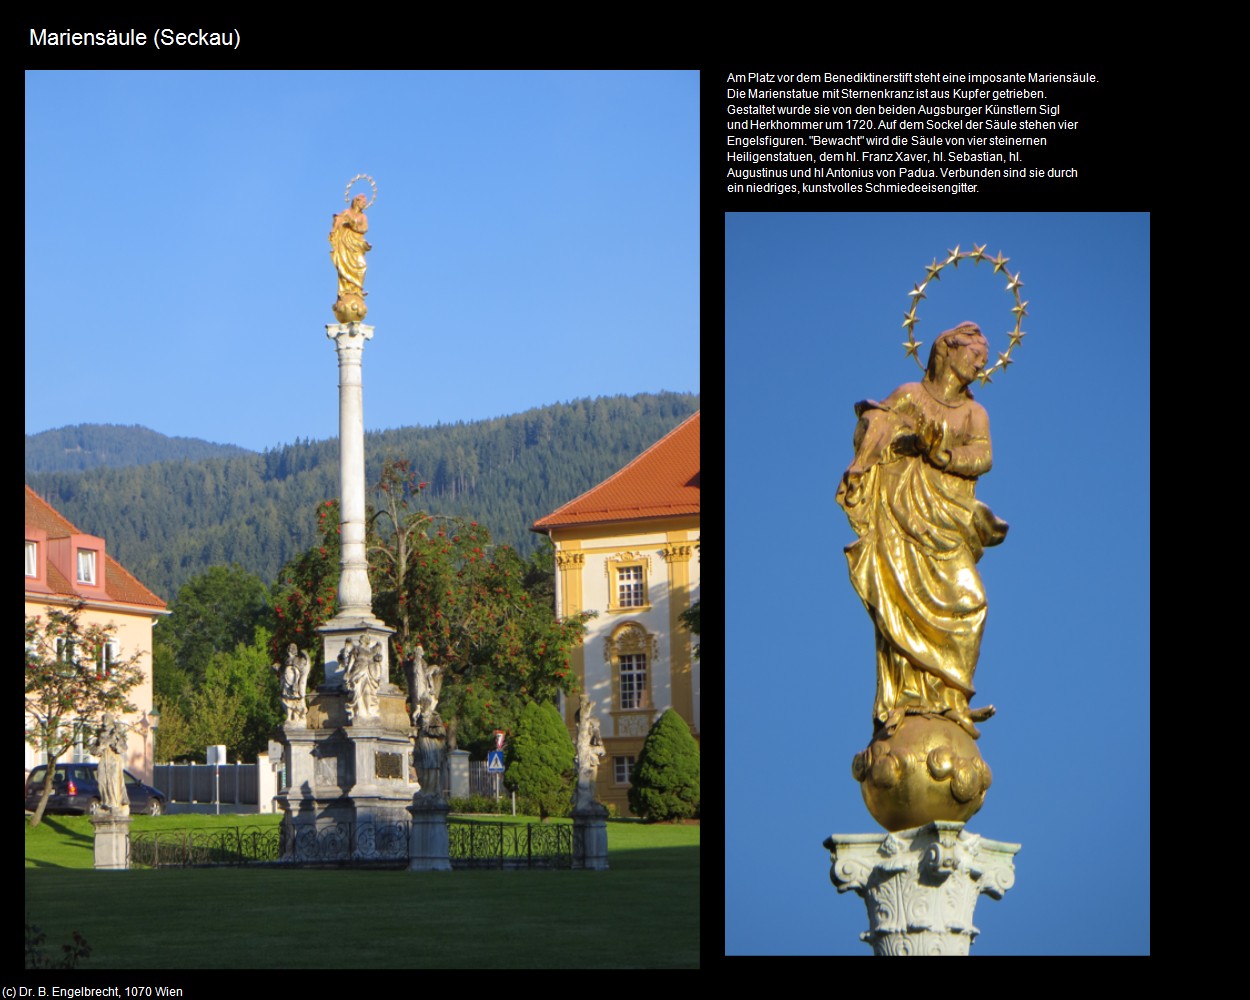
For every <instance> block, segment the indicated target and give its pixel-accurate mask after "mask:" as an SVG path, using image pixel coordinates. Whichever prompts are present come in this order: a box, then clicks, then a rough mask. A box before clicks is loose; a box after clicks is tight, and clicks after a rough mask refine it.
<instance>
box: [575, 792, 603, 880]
mask: <svg viewBox="0 0 1250 1000" xmlns="http://www.w3.org/2000/svg"><path fill="white" fill-rule="evenodd" d="M607 819H608V810H607V808H606V807H605V806H602V805H600V804H599V803H598V802H592V803H591V804H590V805H589V806H579V807H578V808H576V809H574V810H573V867H574V868H586V869H590V870H592V871H601V872H602V871H607V870H608V823H607Z"/></svg>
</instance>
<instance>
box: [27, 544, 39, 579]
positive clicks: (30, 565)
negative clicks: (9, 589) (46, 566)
mask: <svg viewBox="0 0 1250 1000" xmlns="http://www.w3.org/2000/svg"><path fill="white" fill-rule="evenodd" d="M26 575H27V576H38V575H39V543H38V542H27V543H26Z"/></svg>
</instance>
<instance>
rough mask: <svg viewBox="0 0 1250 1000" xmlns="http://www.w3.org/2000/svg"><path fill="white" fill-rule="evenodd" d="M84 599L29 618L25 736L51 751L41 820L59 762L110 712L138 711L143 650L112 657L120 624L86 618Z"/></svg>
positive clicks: (37, 813)
mask: <svg viewBox="0 0 1250 1000" xmlns="http://www.w3.org/2000/svg"><path fill="white" fill-rule="evenodd" d="M84 607H85V605H84V604H83V603H82V602H78V603H76V604H73V605H71V606H70V607H68V608H57V607H48V608H46V609H45V614H42V615H30V616H28V617H27V618H26V742H27V743H29V744H30V745H31V746H32V747H34V748H35V749H36V750H39V751H42V752H43V753H45V754H46V755H47V765H48V766H47V770H46V771H45V775H44V783H43V794H42V796H41V798H40V799H39V805H38V806H37V807H36V809H35V814H34V816H33V817H32V818H31V821H30V825H31V826H38V825H39V823H40V821H41V820H42V819H43V814H44V810H45V809H46V808H47V805H48V796H49V795H51V793H52V781H53V777H54V775H55V774H56V763H57V761H58V760H59V759H60V758H61V757H63V756H64V755H65V754H67V753H69V751H70V750H71V749H73V747H74V745H75V744H76V743H80V742H85V740H86V738H87V737H88V736H89V735H90V734H91V733H92V732H93V731H94V730H95V729H96V727H98V726H99V725H100V722H101V719H102V717H103V715H104V713H105V712H112V713H113V714H114V715H119V716H120V715H123V714H125V713H127V712H134V711H136V709H135V706H134V705H132V704H131V703H130V702H129V701H128V700H127V694H128V693H129V692H130V691H131V690H133V689H134V688H135V687H137V686H138V685H139V684H140V683H141V682H142V680H143V676H144V675H143V672H142V671H141V670H140V669H139V667H138V661H139V657H140V655H141V654H140V653H139V652H137V651H136V652H135V653H133V654H132V655H131V656H129V657H128V658H126V659H120V658H113V657H112V656H111V655H110V653H111V650H112V649H113V648H114V645H113V642H112V640H113V637H114V636H115V635H116V633H117V626H116V625H95V624H89V623H84V622H83V620H82V612H83V608H84Z"/></svg>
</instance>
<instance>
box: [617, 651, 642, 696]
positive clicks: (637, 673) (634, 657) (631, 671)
mask: <svg viewBox="0 0 1250 1000" xmlns="http://www.w3.org/2000/svg"><path fill="white" fill-rule="evenodd" d="M646 692H647V657H646V654H645V653H624V654H622V655H621V708H623V709H629V708H644V707H645V705H644V704H643V703H644V701H645V699H646Z"/></svg>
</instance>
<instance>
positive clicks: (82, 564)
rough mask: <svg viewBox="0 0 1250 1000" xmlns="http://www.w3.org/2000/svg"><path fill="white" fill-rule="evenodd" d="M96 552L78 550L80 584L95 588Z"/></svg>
mask: <svg viewBox="0 0 1250 1000" xmlns="http://www.w3.org/2000/svg"><path fill="white" fill-rule="evenodd" d="M95 579H96V577H95V552H93V551H92V550H91V549H79V550H78V582H79V583H86V584H89V585H91V586H93V587H94V586H95Z"/></svg>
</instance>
